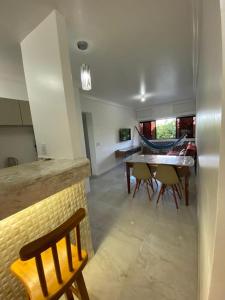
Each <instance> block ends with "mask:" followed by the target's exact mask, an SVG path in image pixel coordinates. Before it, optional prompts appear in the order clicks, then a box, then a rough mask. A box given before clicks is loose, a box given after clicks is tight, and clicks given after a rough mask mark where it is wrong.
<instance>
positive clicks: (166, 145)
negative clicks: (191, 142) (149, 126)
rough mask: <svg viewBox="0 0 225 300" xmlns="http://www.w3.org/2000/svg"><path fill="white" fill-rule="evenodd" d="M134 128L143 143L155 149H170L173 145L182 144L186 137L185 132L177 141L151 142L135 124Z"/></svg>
mask: <svg viewBox="0 0 225 300" xmlns="http://www.w3.org/2000/svg"><path fill="white" fill-rule="evenodd" d="M135 129H136V130H137V132H138V134H139V135H140V137H141V139H142V141H143V142H144V144H145V145H146V146H147V147H149V148H151V149H155V150H170V149H172V148H173V147H175V146H179V145H182V144H183V143H184V141H185V139H186V134H184V135H182V137H180V138H179V139H178V140H177V141H174V142H169V143H163V144H159V143H153V142H151V141H149V140H148V139H147V138H146V137H145V136H144V135H143V134H142V133H141V132H140V131H139V130H138V128H137V127H136V126H135Z"/></svg>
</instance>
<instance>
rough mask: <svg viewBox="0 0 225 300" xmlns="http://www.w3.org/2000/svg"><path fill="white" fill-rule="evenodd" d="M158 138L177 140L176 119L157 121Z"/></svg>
mask: <svg viewBox="0 0 225 300" xmlns="http://www.w3.org/2000/svg"><path fill="white" fill-rule="evenodd" d="M156 138H157V139H173V138H176V119H166V120H157V121H156Z"/></svg>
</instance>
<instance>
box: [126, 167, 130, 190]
mask: <svg viewBox="0 0 225 300" xmlns="http://www.w3.org/2000/svg"><path fill="white" fill-rule="evenodd" d="M126 174H127V192H128V194H130V166H129V164H128V163H126Z"/></svg>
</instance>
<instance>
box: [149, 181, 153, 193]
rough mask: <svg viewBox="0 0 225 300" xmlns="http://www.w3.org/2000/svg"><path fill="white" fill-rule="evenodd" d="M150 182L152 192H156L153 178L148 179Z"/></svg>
mask: <svg viewBox="0 0 225 300" xmlns="http://www.w3.org/2000/svg"><path fill="white" fill-rule="evenodd" d="M148 183H149V185H150V187H151V189H152V192H153V193H154V186H153V181H152V178H150V179H148Z"/></svg>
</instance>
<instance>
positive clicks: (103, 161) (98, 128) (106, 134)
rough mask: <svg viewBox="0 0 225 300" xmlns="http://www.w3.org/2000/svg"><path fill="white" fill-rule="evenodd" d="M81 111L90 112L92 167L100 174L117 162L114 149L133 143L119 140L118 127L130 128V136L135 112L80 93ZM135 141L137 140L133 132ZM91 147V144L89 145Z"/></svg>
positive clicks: (135, 122)
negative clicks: (91, 123)
mask: <svg viewBox="0 0 225 300" xmlns="http://www.w3.org/2000/svg"><path fill="white" fill-rule="evenodd" d="M80 99H81V109H82V112H87V113H91V115H92V122H93V139H92V142H93V145H95V146H94V149H90V150H91V151H93V152H94V155H95V157H94V161H93V158H92V167H93V166H94V168H93V174H94V175H100V174H102V173H104V172H106V171H108V170H110V169H111V168H113V167H115V166H116V165H117V164H118V163H119V162H121V161H119V160H117V159H116V158H115V151H116V150H117V149H120V148H125V147H128V146H130V145H132V144H133V142H134V140H131V141H127V142H122V143H121V142H119V129H120V128H131V132H132V137H133V134H134V126H135V125H136V124H137V121H136V113H135V111H134V110H133V109H131V108H127V107H125V106H122V105H118V104H115V103H112V102H108V101H102V100H99V99H96V98H88V97H86V96H85V95H84V94H81V95H80ZM135 138H136V139H135V143H137V142H138V140H137V139H138V137H137V134H136V133H135ZM90 148H91V145H90Z"/></svg>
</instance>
